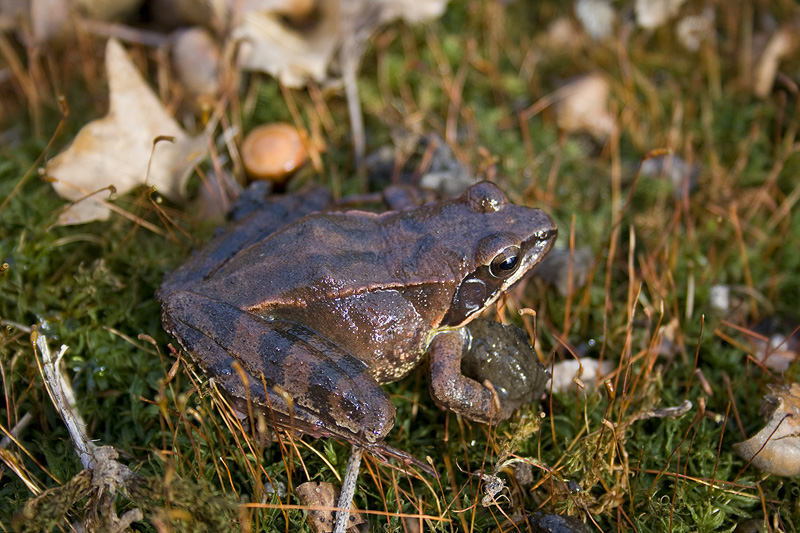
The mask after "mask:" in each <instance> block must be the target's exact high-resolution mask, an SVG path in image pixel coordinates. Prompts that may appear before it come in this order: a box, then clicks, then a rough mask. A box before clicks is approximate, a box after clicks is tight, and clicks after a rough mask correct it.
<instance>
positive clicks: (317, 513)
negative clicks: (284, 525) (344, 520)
mask: <svg viewBox="0 0 800 533" xmlns="http://www.w3.org/2000/svg"><path fill="white" fill-rule="evenodd" d="M337 492H338V491H337V490H336V487H334V486H333V484H331V483H316V482H314V481H308V482H306V483H303V484H301V485H298V486H297V488H296V489H294V493H295V494H296V495H297V497H298V498H299V499H300V502H301V503H302V504H303V505H307V506H309V507H310V509H309V510H308V517H307V518H308V525H309V526H310V527H311V529H312V530H313V531H314V532H315V533H323V532H330V531H333V526H334V522H335V520H336V517H335V516H334V513H333V511H329V510H328V509H325V508H331V507H336V500H337V496H338V495H337ZM314 507H322V508H323V509H314ZM363 523H364V519H363V518H362V517H361V515H360V514H359V513H358V512H357V511H356V507H355V505H353V506H351V507H350V525H349V526H347V529H348V531H351V530H352V531H357V529H353V528H355V527H356V526H359V525H361V524H363Z"/></svg>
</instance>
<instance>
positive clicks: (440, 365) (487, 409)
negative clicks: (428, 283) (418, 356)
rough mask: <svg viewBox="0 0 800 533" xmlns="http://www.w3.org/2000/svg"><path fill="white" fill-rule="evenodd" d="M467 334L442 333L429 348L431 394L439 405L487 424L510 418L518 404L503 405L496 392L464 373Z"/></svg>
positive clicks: (458, 332)
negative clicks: (462, 359)
mask: <svg viewBox="0 0 800 533" xmlns="http://www.w3.org/2000/svg"><path fill="white" fill-rule="evenodd" d="M464 340H465V334H464V332H463V331H461V330H455V331H447V332H442V333H439V334H438V335H436V337H434V339H433V341H431V345H430V347H429V348H428V353H429V357H430V392H431V397H432V398H433V401H434V402H436V405H438V406H439V407H442V408H443V409H449V410H451V411H453V412H455V413H458V414H460V415H463V416H465V417H467V418H469V419H470V420H475V421H476V422H482V423H484V424H497V423H498V422H500V421H502V420H505V419H507V418H510V417H511V415H512V413H513V412H514V409H515V408H516V407H518V404H513V405H511V404H509V402H505V401H503V398H502V397H501V396H500V395H498V394H497V393H496V392H495V391H494V390H493V388H491V387H487V386H485V385H483V384H481V383H478V382H477V381H475V380H474V379H472V378H468V377H467V376H465V375H463V374H462V373H461V352H462V346H463V344H464Z"/></svg>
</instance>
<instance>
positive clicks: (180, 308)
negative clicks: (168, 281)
mask: <svg viewBox="0 0 800 533" xmlns="http://www.w3.org/2000/svg"><path fill="white" fill-rule="evenodd" d="M164 327H165V329H167V331H169V332H170V333H172V334H173V335H174V336H175V337H177V338H178V340H179V341H180V343H181V345H182V346H183V347H184V348H185V349H186V351H188V352H189V353H190V354H191V356H192V358H193V359H194V360H195V361H196V362H197V363H198V364H199V365H200V366H201V367H202V368H203V369H204V370H205V371H206V372H207V373H208V374H209V375H211V376H213V377H214V378H215V380H216V381H217V383H218V384H220V385H221V386H222V388H223V389H224V390H226V391H227V392H228V393H229V394H231V395H232V396H234V397H236V398H238V399H250V400H251V401H252V402H253V404H255V405H258V406H261V408H262V409H264V410H269V408H271V409H272V411H273V412H274V413H275V415H277V416H276V420H278V422H279V425H281V426H283V427H285V428H288V426H290V425H292V426H294V427H295V429H299V430H301V431H303V432H306V433H310V434H313V435H316V436H320V435H334V436H338V437H341V438H343V439H346V440H348V441H350V442H354V443H360V444H362V445H364V446H366V447H372V446H374V445H376V444H377V443H379V442H380V441H381V440H382V439H383V438H384V437H385V436H386V434H387V433H388V432H389V430H391V428H392V426H393V424H394V417H395V409H394V406H393V405H392V402H391V400H390V399H389V397H388V395H387V394H386V392H385V391H384V390H383V389H382V388H381V386H380V385H379V384H378V382H377V381H376V380H375V378H374V377H372V375H371V373H370V372H369V369H368V368H367V366H366V365H365V364H364V363H363V362H362V361H360V360H359V359H357V358H355V357H354V356H352V355H350V354H349V353H347V352H345V351H344V350H342V349H340V348H339V347H338V346H336V345H335V344H333V343H332V342H330V341H328V340H326V339H324V338H322V337H320V336H318V335H317V334H315V333H314V332H313V331H311V330H309V329H308V328H306V327H304V326H301V325H298V324H294V323H291V322H283V321H275V320H267V319H264V318H262V317H260V316H258V315H255V314H252V313H249V312H247V311H243V310H241V309H239V308H237V307H235V306H232V305H230V304H227V303H225V302H220V301H217V300H213V299H210V298H208V297H206V296H203V295H201V294H197V293H193V292H189V291H178V292H176V293H173V294H172V295H170V297H169V298H168V300H167V301H166V302H165V303H164ZM236 363H238V364H239V365H240V366H241V368H242V370H244V372H245V374H246V376H247V380H246V381H247V382H246V383H245V382H243V381H242V378H241V377H240V374H239V372H238V371H237V369H236V368H235V366H234V365H235V364H236ZM262 379H263V382H262ZM265 385H266V387H265ZM267 416H268V418H269V416H270V413H267ZM287 420H290V421H291V423H287Z"/></svg>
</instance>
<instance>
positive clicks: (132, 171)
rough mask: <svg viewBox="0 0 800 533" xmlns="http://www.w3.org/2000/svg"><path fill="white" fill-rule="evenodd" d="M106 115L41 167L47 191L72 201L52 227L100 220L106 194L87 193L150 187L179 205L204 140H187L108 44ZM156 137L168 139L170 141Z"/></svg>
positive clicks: (124, 59)
mask: <svg viewBox="0 0 800 533" xmlns="http://www.w3.org/2000/svg"><path fill="white" fill-rule="evenodd" d="M105 64H106V72H107V75H108V84H109V92H110V96H109V101H110V104H109V111H108V114H107V115H106V116H105V117H103V118H100V119H97V120H94V121H92V122H90V123H89V124H87V125H86V126H84V127H83V128H82V129H81V130H80V131H79V132H78V134H77V135H76V136H75V139H74V140H73V141H72V143H71V144H70V146H69V147H68V148H67V149H66V150H64V151H63V152H61V153H60V154H58V155H57V156H56V157H54V158H53V159H52V160H51V161H50V162H49V163H48V164H47V168H46V171H47V175H48V176H50V177H52V178H54V179H55V180H56V181H55V182H54V183H53V188H54V189H55V190H56V192H57V193H58V194H59V195H60V196H61V197H63V198H67V199H69V200H73V201H75V203H73V204H72V205H70V206H69V207H68V208H67V209H65V210H64V212H63V213H61V215H60V216H59V218H58V222H57V224H59V225H68V224H83V223H85V222H90V221H92V220H106V219H107V218H108V216H109V213H110V209H109V207H108V206H107V204H106V203H105V199H106V198H107V197H108V193H106V192H103V193H101V194H92V193H94V192H95V191H99V190H101V189H104V188H107V187H109V186H113V187H114V189H115V190H116V193H117V194H122V193H125V192H127V191H129V190H131V189H133V188H135V187H137V186H140V185H145V184H147V185H156V186H157V187H158V190H159V192H160V193H162V194H163V195H164V196H167V197H168V198H170V199H173V200H179V199H180V198H181V197H182V196H183V194H184V192H185V186H186V180H187V179H188V178H189V174H190V172H191V171H192V168H193V167H194V166H195V165H196V164H197V163H199V162H200V161H201V160H202V159H203V158H204V157H205V155H206V151H207V144H208V143H207V139H206V136H205V135H199V136H197V137H190V136H189V135H188V134H187V133H186V132H185V131H184V130H183V129H182V128H181V127H180V125H178V123H177V122H176V121H175V119H173V118H172V117H171V116H170V115H169V114H168V113H167V111H166V109H165V108H164V106H163V105H162V104H161V101H160V100H159V99H158V97H157V96H156V95H155V93H154V92H153V91H152V89H150V87H149V86H148V85H147V83H146V82H145V81H144V79H143V78H142V76H141V74H139V71H138V70H137V69H136V67H135V66H134V64H133V62H132V61H131V59H130V57H129V56H128V54H127V52H126V51H125V49H124V48H123V47H122V45H121V44H120V43H119V42H117V41H116V40H114V39H111V40H109V41H108V45H107V46H106V61H105ZM158 137H170V138H172V142H169V141H160V142H158V143H156V145H155V147H154V146H153V143H154V141H155V140H156V139H157V138H158Z"/></svg>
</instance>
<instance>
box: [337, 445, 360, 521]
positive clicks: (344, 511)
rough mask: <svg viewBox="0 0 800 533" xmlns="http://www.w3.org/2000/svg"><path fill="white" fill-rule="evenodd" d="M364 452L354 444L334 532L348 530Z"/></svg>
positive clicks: (345, 474)
mask: <svg viewBox="0 0 800 533" xmlns="http://www.w3.org/2000/svg"><path fill="white" fill-rule="evenodd" d="M362 452H363V450H362V449H361V448H359V447H358V446H356V445H355V444H354V445H353V450H352V451H351V452H350V460H349V461H347V470H346V471H345V473H344V479H343V480H342V494H341V495H340V496H339V502H338V503H337V504H336V506H337V507H338V508H339V511H337V513H336V527H334V528H333V533H345V531H347V527H348V524H349V522H350V506H351V505H352V504H353V496H355V494H356V480H357V479H358V470H359V469H360V468H361V454H362Z"/></svg>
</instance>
